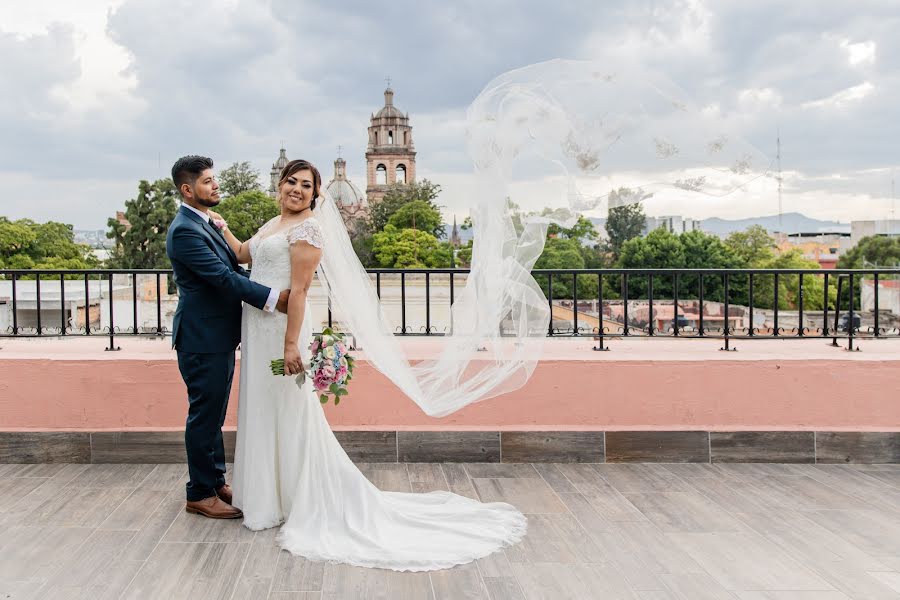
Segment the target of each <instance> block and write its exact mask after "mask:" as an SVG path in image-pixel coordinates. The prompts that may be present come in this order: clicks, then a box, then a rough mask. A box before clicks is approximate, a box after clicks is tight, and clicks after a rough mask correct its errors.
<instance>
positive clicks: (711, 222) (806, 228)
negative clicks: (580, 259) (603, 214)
mask: <svg viewBox="0 0 900 600" xmlns="http://www.w3.org/2000/svg"><path fill="white" fill-rule="evenodd" d="M591 223H593V224H594V226H596V227H597V228H598V229H603V226H604V225H605V224H606V219H603V218H598V217H592V218H591ZM753 225H762V226H763V227H764V228H765V229H766V230H767V231H769V232H770V233H772V232H776V231H782V230H783V231H784V232H785V233H818V232H822V231H828V232H843V233H850V224H849V223H841V222H839V221H821V220H819V219H811V218H810V217H807V216H806V215H802V214H800V213H785V214H783V215H781V226H779V225H778V215H770V216H766V217H750V218H748V219H733V220H730V219H720V218H718V217H713V218H710V219H701V220H700V227H701V229H702V230H703V231H705V232H707V233H712V234H714V235H718V236H727V235H728V234H730V233H733V232H735V231H744V230H745V229H747V228H748V227H751V226H753Z"/></svg>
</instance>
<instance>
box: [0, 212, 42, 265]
mask: <svg viewBox="0 0 900 600" xmlns="http://www.w3.org/2000/svg"><path fill="white" fill-rule="evenodd" d="M36 239H37V234H36V233H35V231H34V229H33V227H32V225H31V221H27V222H26V221H24V220H21V221H10V220H9V219H7V218H6V217H0V260H2V261H3V262H4V263H6V262H7V261H8V260H9V259H10V258H12V257H13V256H16V255H17V254H20V253H21V252H22V251H23V250H25V249H26V248H29V247H30V246H31V245H32V244H34V242H35V240H36ZM9 268H11V269H12V268H15V269H18V268H22V267H9ZM25 268H27V267H25Z"/></svg>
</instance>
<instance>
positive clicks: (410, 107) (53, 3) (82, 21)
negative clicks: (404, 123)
mask: <svg viewBox="0 0 900 600" xmlns="http://www.w3.org/2000/svg"><path fill="white" fill-rule="evenodd" d="M213 7H214V8H213ZM897 31H900V5H898V3H897V1H896V0H881V1H872V0H856V1H854V2H846V1H843V0H791V1H790V2H784V1H783V0H782V1H775V0H759V1H756V2H746V0H707V1H704V0H659V1H651V0H629V1H628V2H608V1H606V0H604V1H598V0H584V1H577V0H571V1H568V2H557V3H553V2H532V1H524V2H523V1H512V0H482V1H480V2H475V1H474V0H463V1H457V2H433V1H430V0H426V1H424V2H423V1H421V0H418V1H413V0H394V1H393V2H389V3H375V4H373V3H371V2H363V1H347V2H296V1H290V0H269V1H259V0H230V1H224V2H217V3H209V2H199V1H194V2H190V1H181V2H179V1H173V0H107V1H102V0H81V1H79V2H69V1H64V0H36V1H33V2H20V3H13V2H6V3H3V5H2V7H0V56H2V59H0V87H2V89H3V90H4V91H3V93H2V94H0V134H2V135H0V139H2V142H0V215H6V216H9V217H14V218H18V217H30V218H33V219H35V220H41V221H42V220H48V219H54V220H60V221H65V222H69V223H73V224H74V225H75V226H76V228H81V229H100V228H104V227H105V223H106V218H107V217H108V216H111V215H113V214H114V212H115V211H116V210H121V209H122V208H123V205H124V202H125V200H126V199H128V198H130V197H132V196H133V194H134V192H135V190H136V186H137V181H138V180H139V179H154V178H157V177H163V176H166V175H167V174H168V169H169V167H170V165H171V164H172V162H173V161H174V160H175V159H176V158H177V157H178V156H181V155H183V154H190V153H198V154H206V155H209V156H212V157H213V158H214V159H215V160H216V163H217V166H220V167H224V166H227V165H228V164H230V163H232V162H234V161H243V160H248V161H250V162H251V163H253V164H254V165H255V166H256V167H257V168H258V169H259V170H260V171H261V172H262V173H263V175H264V176H266V174H267V172H268V169H269V167H270V166H271V163H272V161H273V160H274V159H275V158H276V157H277V153H278V148H279V145H280V144H281V143H282V142H283V143H284V144H285V146H286V148H287V150H288V154H289V156H291V157H292V158H294V157H301V156H302V157H305V158H308V159H310V160H312V161H313V162H315V163H317V164H319V165H321V167H322V171H323V175H324V176H325V178H326V180H327V179H330V176H331V173H332V168H333V167H332V161H333V160H334V158H335V156H336V152H337V148H338V146H342V147H343V156H344V157H345V158H346V160H347V161H348V171H349V175H350V177H351V179H352V180H353V181H354V182H355V183H356V184H357V185H358V186H359V187H361V188H365V179H364V172H365V171H364V168H365V165H364V157H363V155H364V152H365V144H366V139H367V138H366V127H367V125H368V118H369V115H370V114H371V113H372V112H373V111H376V110H377V109H378V108H379V107H380V106H381V105H382V104H383V96H382V93H383V90H384V87H385V77H388V76H389V77H390V78H391V80H392V87H393V88H394V90H395V104H396V105H397V106H399V107H400V108H401V109H402V110H404V111H406V112H408V113H409V114H410V117H411V120H412V124H413V127H414V130H413V131H414V137H415V140H416V149H417V151H418V157H417V158H418V160H417V165H418V172H419V177H420V178H421V177H427V178H429V179H431V180H433V181H436V182H438V183H440V184H442V186H443V188H444V193H443V195H442V197H441V203H442V204H444V205H445V206H446V211H445V216H446V217H447V218H448V219H450V218H452V216H453V215H454V214H456V215H458V216H459V217H460V218H462V217H464V216H465V215H466V214H468V209H467V206H468V203H469V201H470V199H471V197H472V195H473V194H475V193H477V188H475V186H474V183H473V181H474V180H473V178H472V177H471V161H470V159H469V158H468V155H467V153H466V145H465V113H466V108H467V107H468V105H469V104H470V103H471V102H472V100H473V99H474V98H475V97H476V96H477V94H478V93H479V91H480V90H481V89H482V88H483V87H484V86H485V85H486V84H487V83H488V82H489V81H491V80H492V79H493V78H494V77H496V76H498V75H499V74H501V73H503V72H505V71H508V70H511V69H515V68H518V67H522V66H523V65H527V64H530V63H536V62H540V61H545V60H549V59H553V58H574V59H591V60H595V61H599V62H601V63H603V64H609V65H616V64H617V63H618V62H622V63H623V64H624V63H626V62H631V63H640V64H641V65H643V66H644V67H645V68H647V69H651V70H653V71H654V72H658V73H662V74H664V75H665V76H666V77H668V78H669V79H671V80H672V81H673V82H674V83H675V84H677V85H678V86H680V87H681V88H682V89H684V90H685V91H686V93H687V94H688V95H690V96H691V98H692V99H694V100H695V101H696V102H697V104H698V105H700V106H704V107H710V106H714V107H716V109H717V110H723V111H725V112H727V113H728V114H730V115H733V116H735V117H734V118H735V119H736V121H737V122H739V123H740V127H741V135H742V136H743V137H744V139H745V140H746V141H747V142H748V143H751V144H753V145H754V146H755V147H756V148H758V149H760V151H762V152H763V153H766V154H767V155H769V156H770V157H774V156H775V137H776V131H778V130H780V134H781V140H782V164H783V169H784V190H785V191H784V210H785V212H788V211H799V212H803V213H805V214H807V215H808V216H812V217H818V218H828V219H838V220H843V221H849V220H850V219H856V218H873V219H877V218H888V217H890V214H891V204H892V203H891V179H892V173H893V172H894V170H896V171H898V173H900V135H898V134H900V100H898V98H900V68H898V67H900V36H897ZM769 183H771V181H770V182H769ZM553 185H555V183H554V182H553V181H552V180H546V181H531V182H522V183H520V184H519V185H518V187H516V188H515V189H516V194H517V197H520V198H521V199H522V203H523V204H525V205H526V206H529V207H534V206H537V205H539V204H540V202H541V197H542V195H543V194H545V193H546V190H548V189H550V188H552V187H553ZM772 189H773V188H772V186H771V185H768V186H767V187H765V188H764V189H763V188H760V189H758V190H756V191H755V192H754V193H753V194H750V195H747V194H745V195H744V196H743V200H742V201H735V199H734V198H724V199H720V200H717V201H709V202H693V201H687V200H683V199H682V200H678V199H675V200H671V201H666V200H662V199H660V200H659V201H656V202H654V200H651V201H649V202H648V203H647V206H646V208H647V212H648V213H650V214H681V215H684V216H689V217H694V218H705V217H710V216H720V217H725V218H738V217H747V216H756V215H764V214H774V213H775V212H776V211H777V200H776V198H775V196H774V195H773V193H772ZM748 198H749V201H748Z"/></svg>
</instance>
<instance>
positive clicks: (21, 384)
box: [0, 338, 900, 431]
mask: <svg viewBox="0 0 900 600" xmlns="http://www.w3.org/2000/svg"><path fill="white" fill-rule="evenodd" d="M105 341H106V340H104V339H92V340H91V339H87V340H86V339H69V340H39V341H31V340H4V341H3V343H2V344H0V345H2V346H3V347H2V349H0V430H4V431H27V430H32V431H34V430H90V431H102V430H115V431H128V430H132V431H142V430H172V429H182V428H183V427H184V418H185V414H186V406H187V401H186V399H185V389H184V384H183V383H182V381H181V378H180V376H179V373H178V366H177V364H176V362H175V353H174V352H173V351H172V350H170V349H169V348H168V343H167V342H166V341H156V340H131V339H128V338H120V339H119V340H117V342H118V343H119V344H120V345H121V346H123V350H122V351H121V352H105V351H104V350H103V347H104V344H105ZM410 343H411V344H413V343H414V342H410ZM422 344H423V345H421V346H420V347H419V349H420V350H421V355H422V356H427V355H428V354H429V352H433V350H434V346H433V345H431V346H429V345H428V344H427V342H426V343H422ZM609 345H610V346H611V347H612V348H613V350H612V351H611V352H593V351H591V349H590V347H591V342H589V341H586V340H579V341H574V340H551V341H549V342H548V344H547V351H546V352H545V359H544V360H543V361H542V362H541V363H540V364H539V365H538V367H537V369H536V371H535V373H534V376H533V377H532V379H531V380H530V381H529V382H528V383H527V385H525V386H524V387H523V388H521V389H520V390H518V391H516V392H513V393H511V394H507V395H505V396H501V397H498V398H493V399H490V400H487V401H485V402H482V403H479V404H475V405H472V406H469V407H467V408H465V409H463V410H460V411H459V412H457V413H454V414H452V415H450V416H448V417H445V418H443V419H433V418H430V417H428V416H426V415H425V414H424V413H422V411H421V410H420V409H419V408H418V407H417V406H416V405H415V404H413V403H412V402H411V401H410V400H409V399H407V398H406V397H405V396H404V395H403V394H402V393H400V392H399V391H398V390H397V389H396V388H395V387H394V386H393V384H391V383H390V382H389V381H388V380H387V379H385V378H384V377H383V376H382V375H381V374H380V373H379V372H378V371H376V370H375V369H374V368H373V367H371V366H370V365H369V364H368V363H367V362H366V361H365V356H364V355H363V354H362V353H359V355H358V358H359V359H360V360H359V362H358V363H357V365H358V366H357V371H356V375H355V376H354V380H353V383H352V387H351V393H350V395H349V396H348V397H347V398H346V399H345V400H344V401H343V402H342V403H341V405H340V406H338V407H335V406H333V405H331V404H329V405H327V406H326V407H325V412H326V415H327V417H328V421H329V422H330V423H331V425H332V427H333V428H334V429H336V430H435V429H447V430H491V431H495V430H507V431H508V430H516V431H523V430H548V431H550V430H552V431H561V430H606V431H610V430H711V431H716V430H719V431H738V430H765V431H771V430H819V431H822V430H834V431H838V430H850V431H875V430H877V431H900V400H898V398H900V394H898V389H900V340H886V341H877V342H875V341H873V342H863V343H862V348H863V351H862V352H854V353H851V352H847V351H845V350H842V349H838V348H833V347H831V346H829V345H828V344H827V343H826V342H825V341H823V340H810V341H787V340H785V341H780V340H772V341H753V342H752V343H751V342H744V343H738V344H737V345H738V346H739V351H738V352H720V351H719V350H718V348H719V346H721V342H718V341H714V340H699V341H694V340H627V341H619V340H614V341H612V342H611V343H610V344H609ZM237 390H238V381H237V377H236V378H235V383H234V387H233V394H232V398H231V404H230V406H229V410H228V420H227V422H226V425H227V426H228V427H234V426H235V425H236V422H235V416H236V415H237Z"/></svg>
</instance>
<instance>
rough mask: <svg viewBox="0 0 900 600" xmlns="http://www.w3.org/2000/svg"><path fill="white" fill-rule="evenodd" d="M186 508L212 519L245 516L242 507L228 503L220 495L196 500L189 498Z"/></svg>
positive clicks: (188, 510)
mask: <svg viewBox="0 0 900 600" xmlns="http://www.w3.org/2000/svg"><path fill="white" fill-rule="evenodd" d="M184 510H186V511H187V512H189V513H192V514H195V515H203V516H204V517H209V518H210V519H240V518H241V517H243V516H244V513H242V512H241V511H240V509H238V508H235V507H233V506H231V505H230V504H226V503H225V502H223V501H222V499H221V498H219V497H218V496H210V497H209V498H204V499H203V500H197V501H194V502H192V501H190V500H188V502H187V503H186V504H185V505H184Z"/></svg>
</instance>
